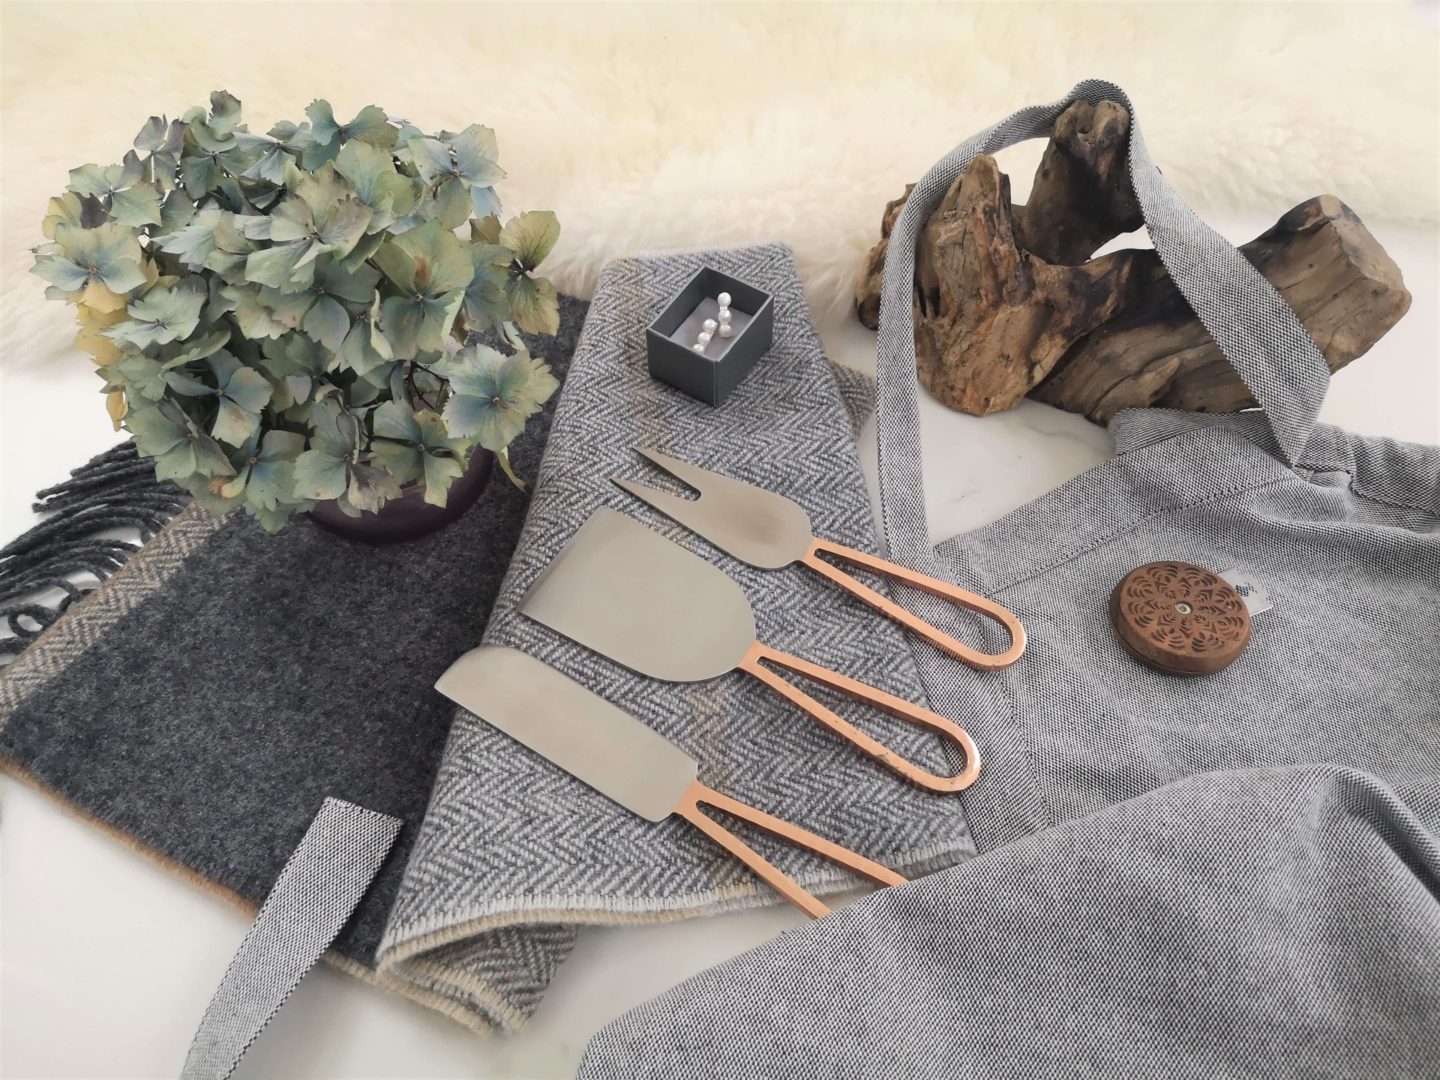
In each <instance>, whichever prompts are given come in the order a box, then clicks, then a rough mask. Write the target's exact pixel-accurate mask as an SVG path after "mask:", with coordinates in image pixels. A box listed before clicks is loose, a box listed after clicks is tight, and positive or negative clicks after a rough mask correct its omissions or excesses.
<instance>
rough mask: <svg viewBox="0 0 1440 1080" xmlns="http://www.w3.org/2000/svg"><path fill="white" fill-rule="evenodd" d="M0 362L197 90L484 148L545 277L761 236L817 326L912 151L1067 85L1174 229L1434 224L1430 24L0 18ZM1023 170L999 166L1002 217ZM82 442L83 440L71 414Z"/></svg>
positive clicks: (812, 15) (265, 122) (266, 119)
mask: <svg viewBox="0 0 1440 1080" xmlns="http://www.w3.org/2000/svg"><path fill="white" fill-rule="evenodd" d="M0 18H3V61H4V62H3V151H4V155H3V179H4V185H3V186H4V203H3V213H4V217H3V271H4V282H3V286H4V327H3V360H4V364H5V365H6V366H9V365H11V364H20V365H24V366H26V367H28V366H29V365H31V364H37V363H38V364H45V363H49V362H51V361H53V360H60V359H67V360H68V361H73V362H74V363H77V364H78V363H83V362H84V361H83V358H82V357H80V356H78V355H77V354H74V353H73V351H72V349H71V346H70V339H71V336H72V334H73V329H72V328H71V322H70V312H69V311H67V310H66V309H65V308H64V306H63V305H60V304H53V303H47V302H46V301H45V300H44V299H43V283H42V282H41V281H40V280H39V279H38V278H35V277H32V276H30V275H29V274H27V273H26V270H27V268H28V266H29V263H30V257H29V253H28V250H27V249H28V248H29V247H30V246H31V245H33V244H35V243H37V242H39V240H40V234H39V221H40V218H41V216H42V214H43V212H44V208H45V202H46V199H47V198H48V197H49V196H50V195H52V194H55V193H58V192H59V191H60V190H61V189H62V188H63V187H64V185H65V183H66V172H67V170H68V169H69V168H70V167H71V166H74V165H77V164H81V163H85V162H92V161H93V162H99V163H102V164H104V163H109V162H112V161H118V160H119V159H120V157H121V156H122V154H123V153H124V151H125V150H126V149H127V148H128V146H129V145H130V140H131V138H132V137H133V135H134V134H135V132H136V130H137V129H138V128H139V126H140V124H141V122H142V121H143V120H144V119H145V117H147V116H148V115H150V114H151V113H167V114H169V115H171V116H174V115H176V114H179V113H181V112H183V111H184V110H185V109H186V108H187V107H188V106H191V105H194V104H199V103H203V102H205V101H206V100H207V95H208V93H209V91H210V90H212V89H215V88H217V87H223V88H226V89H228V90H230V91H231V92H233V93H234V94H236V95H237V96H238V97H239V98H241V100H242V101H243V102H244V106H245V114H246V118H247V120H248V121H249V123H250V126H251V128H252V129H253V130H261V131H263V130H265V129H267V128H268V127H269V126H270V125H271V124H272V123H273V122H274V121H276V120H279V119H285V118H288V119H296V120H300V119H303V115H302V112H303V110H304V107H305V106H306V105H307V104H308V103H309V102H310V101H311V100H312V99H313V98H316V97H325V98H328V99H329V100H330V101H331V102H332V103H333V105H334V107H335V113H336V115H337V116H340V117H341V118H342V119H344V118H348V117H349V116H350V115H353V114H354V113H355V112H356V111H357V110H358V109H359V108H360V107H361V106H363V105H367V104H370V103H375V104H378V105H381V106H382V107H384V108H385V109H386V110H388V111H389V112H390V113H391V115H395V116H403V117H406V118H408V119H410V120H411V121H413V122H414V123H416V124H417V125H419V126H420V127H422V128H424V129H426V130H438V129H440V128H450V129H459V128H461V127H464V126H465V125H466V124H468V123H471V122H473V121H479V122H483V123H486V124H489V125H490V126H492V127H493V128H494V129H495V130H496V131H497V133H498V135H499V140H500V150H501V163H502V165H504V167H505V168H506V169H507V170H508V171H509V177H508V179H507V180H506V181H505V182H504V183H502V185H501V187H500V193H501V196H502V198H503V199H504V200H505V204H506V209H507V211H509V212H514V211H518V210H521V209H554V210H555V211H557V212H558V214H559V216H560V220H561V223H562V227H563V232H562V236H561V240H560V244H559V246H558V247H557V248H556V250H555V252H554V255H553V256H552V258H551V260H550V262H549V263H548V264H547V269H548V272H549V274H550V276H551V277H552V278H553V279H555V281H556V282H557V284H558V285H559V286H560V287H561V288H562V289H564V290H568V291H571V292H574V293H578V294H581V295H587V294H588V293H589V291H590V290H591V289H592V288H593V287H594V283H595V280H596V276H597V273H598V271H599V269H600V267H601V266H602V265H603V263H604V262H605V261H606V260H607V259H610V258H613V257H615V256H617V255H623V254H630V253H634V252H637V251H647V250H656V249H664V248H682V247H693V246H700V245H728V244H739V243H744V242H747V241H755V240H772V239H777V238H778V239H781V240H784V241H787V242H788V243H789V244H790V245H792V247H793V248H794V249H795V252H796V255H797V258H798V261H799V265H800V270H801V274H802V276H803V277H804V279H805V281H806V284H807V287H808V289H809V293H810V297H811V300H812V304H813V306H814V307H815V308H816V309H817V312H818V313H820V314H834V313H835V312H836V311H838V310H840V309H842V308H843V307H844V306H845V305H846V304H847V303H848V302H849V296H850V292H851V288H852V284H853V280H854V276H855V273H856V270H857V268H858V266H859V263H860V260H861V259H862V257H863V255H864V253H865V251H866V250H867V249H868V248H869V246H870V245H871V244H872V243H873V242H874V240H875V239H876V236H877V234H878V228H879V222H880V215H881V210H882V208H883V206H884V204H885V202H886V201H887V200H888V199H891V198H893V197H895V196H896V195H898V194H899V193H900V192H901V191H902V190H903V188H904V185H905V183H906V182H907V181H910V180H914V179H915V178H916V177H917V176H919V174H920V173H922V172H923V171H924V170H925V169H926V168H927V167H928V166H929V165H930V164H931V163H932V162H933V161H934V160H935V159H936V158H937V157H939V156H940V155H941V154H942V153H944V152H945V151H947V150H949V149H950V148H951V147H952V146H953V145H954V144H955V143H957V142H959V141H960V140H961V139H963V138H964V137H966V136H968V135H970V134H972V133H973V132H974V131H976V130H979V129H980V128H982V127H984V126H986V125H988V124H990V123H991V122H993V121H995V120H997V119H999V118H1000V117H1002V116H1004V115H1006V114H1007V113H1009V112H1010V111H1012V110H1014V109H1016V108H1018V107H1020V106H1022V105H1027V104H1031V103H1036V102H1042V101H1049V100H1052V99H1054V98H1056V97H1058V96H1060V95H1061V94H1063V93H1064V92H1065V91H1066V90H1068V89H1069V88H1070V86H1071V85H1072V84H1074V83H1075V82H1076V81H1078V80H1079V79H1080V78H1082V77H1086V76H1102V77H1105V78H1108V79H1111V80H1113V81H1115V82H1118V83H1119V84H1121V85H1122V86H1124V87H1125V88H1126V89H1127V90H1128V91H1129V93H1130V94H1131V96H1132V98H1133V99H1134V100H1135V101H1136V102H1137V104H1138V105H1139V107H1140V109H1141V110H1142V121H1143V124H1144V127H1145V130H1146V134H1147V138H1148V141H1149V143H1150V147H1151V151H1152V153H1153V154H1154V156H1155V158H1156V160H1157V161H1158V162H1159V163H1160V164H1161V167H1162V168H1164V169H1165V170H1166V172H1167V174H1168V175H1169V177H1170V178H1171V179H1172V181H1173V182H1174V183H1175V184H1176V186H1177V187H1178V188H1179V190H1180V191H1181V192H1182V193H1183V194H1184V195H1185V196H1186V197H1187V198H1189V199H1190V200H1191V201H1192V202H1193V203H1194V204H1195V205H1196V206H1197V207H1198V208H1199V209H1201V210H1202V212H1203V211H1206V210H1210V211H1212V212H1216V211H1231V210H1247V211H1249V210H1261V211H1263V212H1264V213H1265V214H1267V215H1274V216H1278V215H1279V214H1280V213H1282V212H1283V211H1284V210H1286V209H1288V208H1289V207H1290V206H1292V205H1293V204H1295V203H1296V202H1299V201H1300V200H1302V199H1304V198H1306V197H1308V196H1310V195H1314V194H1318V193H1321V192H1334V193H1336V194H1339V195H1340V196H1341V197H1342V198H1344V199H1345V200H1346V201H1347V202H1348V203H1349V204H1350V205H1351V206H1352V207H1354V208H1355V210H1356V211H1357V212H1358V213H1359V214H1360V216H1361V217H1362V218H1364V219H1365V220H1367V221H1370V222H1386V221H1389V222H1403V223H1406V224H1433V223H1434V222H1436V220H1437V218H1440V212H1437V191H1436V183H1435V179H1436V176H1437V174H1440V163H1437V153H1436V147H1437V136H1436V130H1437V85H1440V83H1437V45H1436V36H1435V32H1434V20H1433V19H1431V18H1427V17H1426V14H1425V12H1424V11H1423V10H1422V9H1421V8H1419V7H1410V6H1407V5H1404V4H1381V5H1374V4H1351V5H1312V4H1293V5H1286V4H1276V5H1264V6H1261V5H1247V4H1200V3H1187V4H1173V5H1172V4H1161V3H1137V4H1093V5H1092V4H1073V5H1045V4H980V5H953V6H912V5H908V4H875V5H871V6H838V5H836V6H832V5H810V4H753V5H739V4H721V5H689V4H679V3H674V4H652V5H636V6H630V5H618V4H578V5H571V4H522V3H502V4H464V3H449V4H433V5H432V4H428V3H409V2H397V3H390V4H381V3H372V4H361V3H353V4H352V3H308V4H307V3H248V4H245V3H233V2H232V3H227V4H221V5H208V4H205V5H202V4H187V3H139V4H128V3H100V4H93V5H90V4H82V3H64V4H61V3H34V4H26V3H6V4H5V5H4V8H3V15H0ZM1038 154H1039V147H1038V146H1036V147H1033V148H1025V149H1022V150H1016V151H1010V152H1009V155H1010V157H1009V158H1008V159H1007V161H1006V162H1005V164H1006V165H1007V166H1008V168H1009V170H1010V171H1011V172H1012V175H1013V176H1014V177H1015V189H1016V197H1017V198H1019V197H1020V196H1021V195H1022V194H1023V192H1024V190H1025V189H1026V188H1027V187H1028V183H1029V181H1028V176H1029V174H1030V172H1031V170H1032V168H1033V163H1034V162H1035V161H1036V160H1038ZM97 419H98V418H97Z"/></svg>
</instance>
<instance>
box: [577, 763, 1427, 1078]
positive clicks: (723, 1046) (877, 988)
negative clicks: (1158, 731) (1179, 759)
mask: <svg viewBox="0 0 1440 1080" xmlns="http://www.w3.org/2000/svg"><path fill="white" fill-rule="evenodd" d="M1437 1016H1440V849H1437V847H1436V843H1435V837H1434V836H1433V834H1432V833H1430V832H1428V831H1427V830H1426V829H1425V828H1424V826H1422V825H1421V824H1420V823H1419V822H1418V821H1417V820H1416V818H1415V816H1414V814H1413V813H1411V812H1410V811H1409V810H1408V809H1407V808H1406V807H1405V806H1404V804H1403V803H1401V802H1400V801H1399V800H1398V799H1396V798H1395V796H1394V795H1393V794H1391V793H1390V792H1389V791H1387V790H1386V789H1385V788H1384V786H1383V785H1381V784H1379V783H1377V782H1376V781H1375V779H1374V778H1373V777H1370V776H1366V775H1365V774H1363V773H1358V772H1355V771H1354V770H1350V769H1340V768H1337V767H1334V766H1319V765H1311V766H1301V767H1291V768H1281V769H1256V770H1248V771H1243V772H1223V773H1210V774H1207V775H1204V776H1197V777H1191V778H1189V779H1187V780H1182V781H1179V782H1177V783H1175V784H1172V785H1169V786H1167V787H1164V788H1161V789H1159V790H1158V791H1153V792H1150V793H1149V794H1146V795H1143V796H1141V797H1139V798H1137V799H1133V800H1130V801H1128V802H1122V803H1117V804H1115V805H1114V806H1112V807H1109V808H1107V809H1105V810H1103V811H1100V812H1099V813H1096V814H1092V815H1089V816H1087V817H1081V818H1076V819H1073V820H1071V821H1068V822H1065V823H1063V824H1061V825H1058V826H1056V827H1055V828H1053V829H1047V830H1044V831H1041V832H1039V833H1036V834H1034V835H1033V836H1028V837H1026V838H1024V839H1022V840H1017V841H1016V842H1014V843H1013V844H1007V845H1006V846H1004V847H1002V848H999V849H997V850H995V851H991V852H987V853H985V854H984V855H981V856H979V857H978V858H975V859H972V860H970V861H969V862H967V863H965V864H964V865H962V866H958V867H955V868H953V869H950V870H947V871H944V872H943V873H940V874H936V875H934V876H932V877H929V878H926V879H925V880H924V881H917V882H912V883H911V884H909V885H904V886H900V887H898V888H893V889H885V890H882V891H881V892H879V893H876V894H875V895H874V896H873V897H870V898H869V899H867V900H866V901H865V902H864V903H859V904H853V905H851V906H849V907H847V908H843V909H841V910H839V911H837V912H835V913H834V914H833V915H831V916H829V917H828V918H826V919H823V920H821V921H819V922H817V923H813V924H811V925H810V926H806V927H802V928H800V929H799V930H796V931H793V932H791V933H788V934H786V935H784V936H783V937H781V938H779V939H777V940H775V941H773V942H770V943H768V944H766V945H763V946H761V947H760V948H758V949H755V950H753V951H751V952H750V953H747V954H745V955H744V956H741V957H740V958H738V959H736V960H733V961H731V962H730V963H727V964H724V965H722V966H721V967H718V968H714V969H712V970H710V971H708V972H705V973H704V974H701V975H698V976H696V977H695V978H693V979H691V980H689V981H688V982H686V983H683V984H682V985H681V986H679V987H678V988H677V989H675V990H673V991H671V992H669V993H667V994H665V995H663V996H661V997H660V998H657V999H656V1000H655V1001H653V1002H651V1003H649V1004H647V1005H644V1006H642V1007H640V1008H639V1009H636V1010H634V1011H632V1012H631V1013H629V1014H627V1015H626V1016H624V1017H623V1018H621V1019H620V1020H618V1021H617V1022H616V1023H615V1024H613V1025H612V1026H611V1027H609V1028H607V1029H605V1030H604V1031H603V1032H601V1034H600V1035H599V1036H597V1037H596V1039H595V1041H594V1042H593V1043H592V1044H591V1046H590V1049H589V1052H588V1054H587V1056H586V1060H585V1062H584V1063H583V1064H582V1066H581V1069H580V1077H581V1078H582V1080H602V1078H611V1077H625V1078H626V1080H639V1078H655V1080H662V1078H663V1080H685V1078H689V1077H695V1078H703V1080H713V1078H715V1077H725V1078H726V1080H743V1078H749V1077H756V1078H760V1077H763V1078H766V1080H774V1078H778V1077H787V1076H806V1077H826V1078H835V1080H859V1078H863V1077H872V1076H884V1077H895V1078H903V1080H924V1078H931V1077H933V1078H934V1080H955V1078H957V1077H964V1078H966V1080H1050V1078H1055V1077H1076V1078H1079V1077H1126V1078H1129V1077H1165V1078H1167V1080H1230V1078H1236V1077H1266V1078H1274V1077H1305V1078H1308V1080H1321V1078H1333V1080H1380V1078H1384V1080H1400V1078H1409V1080H1433V1077H1435V1076H1436V1075H1440V1073H1437V1069H1440V1023H1437Z"/></svg>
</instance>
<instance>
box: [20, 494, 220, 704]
mask: <svg viewBox="0 0 1440 1080" xmlns="http://www.w3.org/2000/svg"><path fill="white" fill-rule="evenodd" d="M221 525H222V522H221V521H219V520H218V519H216V518H213V517H211V516H210V515H209V514H207V513H205V512H204V511H203V510H201V509H200V508H199V507H197V506H194V505H191V506H189V507H186V508H185V509H184V510H182V511H180V513H178V514H176V515H175V519H174V520H173V521H171V522H170V523H169V524H168V525H167V526H165V528H164V529H162V530H161V531H160V532H159V533H157V534H156V536H155V538H154V540H152V541H151V542H150V543H148V544H146V545H145V555H144V558H135V559H132V560H131V561H130V562H128V563H126V564H125V565H124V566H123V567H121V568H120V570H118V571H117V572H116V574H115V576H114V577H113V578H112V579H111V580H110V582H109V583H108V584H107V585H106V587H105V588H103V589H98V590H96V591H95V592H94V593H92V594H91V595H89V596H87V597H86V598H85V601H86V602H85V603H83V604H80V605H78V606H77V607H76V608H75V609H74V610H73V611H72V612H70V614H69V615H68V616H67V617H66V618H64V619H61V620H60V621H59V622H58V623H56V624H55V626H54V628H53V629H52V630H50V631H49V632H48V633H47V634H46V635H45V636H44V637H43V638H42V639H41V641H40V642H37V646H38V647H31V648H29V649H26V650H25V651H24V652H23V653H21V654H20V656H19V658H18V659H17V660H16V661H15V662H14V663H13V664H11V665H10V666H9V667H7V668H6V669H5V674H4V677H3V678H0V728H3V727H4V726H5V721H6V720H8V719H9V718H10V716H11V715H12V714H13V713H14V712H15V710H16V709H18V708H19V707H20V705H21V704H22V703H23V702H24V701H25V699H26V698H27V697H29V696H30V694H31V693H33V692H34V691H35V690H36V689H38V688H39V687H41V686H44V685H45V684H46V683H47V682H49V681H50V679H51V678H52V677H54V676H55V675H56V674H57V673H58V672H60V671H63V670H64V669H65V668H66V667H67V666H68V665H69V664H70V663H71V662H72V661H73V660H74V659H75V658H76V657H77V656H79V655H80V654H81V653H83V652H84V651H85V650H86V649H88V648H89V647H90V646H91V645H93V644H95V642H96V641H98V640H99V639H100V637H101V636H102V635H103V634H105V633H106V632H107V631H108V630H109V629H110V628H111V627H112V626H113V625H114V624H115V622H116V621H117V620H118V619H120V618H121V617H123V616H124V615H126V614H128V613H129V612H131V611H133V610H134V609H135V607H136V605H138V604H139V603H140V602H141V601H142V600H144V599H145V598H146V597H147V596H149V595H151V594H152V593H153V592H155V591H156V590H157V589H159V588H160V587H161V586H162V585H164V584H165V582H166V581H168V580H169V579H170V577H171V575H172V574H174V573H175V571H176V570H178V569H179V568H180V566H181V564H182V563H184V561H185V559H186V557H187V556H188V555H190V554H191V553H192V552H194V551H195V550H196V549H197V548H199V547H200V545H201V544H203V543H205V541H206V540H208V539H209V538H210V537H211V536H213V535H214V534H215V533H216V532H217V531H219V529H220V528H221Z"/></svg>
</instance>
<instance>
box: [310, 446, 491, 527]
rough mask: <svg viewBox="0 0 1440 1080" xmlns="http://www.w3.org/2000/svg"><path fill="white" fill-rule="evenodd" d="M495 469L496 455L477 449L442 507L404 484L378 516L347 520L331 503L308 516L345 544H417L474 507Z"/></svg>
mask: <svg viewBox="0 0 1440 1080" xmlns="http://www.w3.org/2000/svg"><path fill="white" fill-rule="evenodd" d="M494 468H495V455H494V454H492V453H490V451H489V450H481V449H480V448H478V447H477V448H476V449H475V451H474V452H473V453H472V454H471V455H470V464H469V465H468V466H467V467H466V469H465V472H464V473H462V474H461V475H460V476H459V477H457V478H456V479H455V482H454V483H452V484H451V485H450V490H449V492H447V493H446V498H445V505H444V506H432V505H431V504H430V503H427V502H426V501H425V489H424V487H423V486H422V485H420V484H406V485H405V486H404V487H403V488H401V489H400V497H399V498H398V499H391V500H390V501H389V502H387V503H386V504H385V505H384V506H382V507H381V508H380V512H379V513H378V514H361V515H360V516H359V517H350V516H349V515H348V514H346V513H345V512H344V511H343V510H341V509H340V506H339V504H338V503H336V502H335V501H334V500H333V499H332V500H330V501H328V502H322V503H316V504H315V509H313V510H311V511H310V516H311V517H312V518H314V519H315V523H316V524H317V525H319V526H320V527H321V528H322V529H325V530H326V531H327V532H332V533H334V534H335V535H336V536H343V537H345V538H346V539H347V540H359V541H361V542H362V543H366V544H399V543H402V542H404V541H406V540H418V539H419V538H420V537H422V536H429V535H430V534H431V533H433V532H436V531H438V530H440V529H443V528H444V527H445V526H446V525H449V524H450V523H451V522H452V521H455V520H457V519H458V518H459V517H460V515H461V514H463V513H465V511H466V510H469V509H470V507H472V506H474V505H475V502H476V500H478V499H479V498H480V495H481V493H482V492H484V490H485V485H486V484H487V483H489V482H490V474H491V472H492V471H494Z"/></svg>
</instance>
